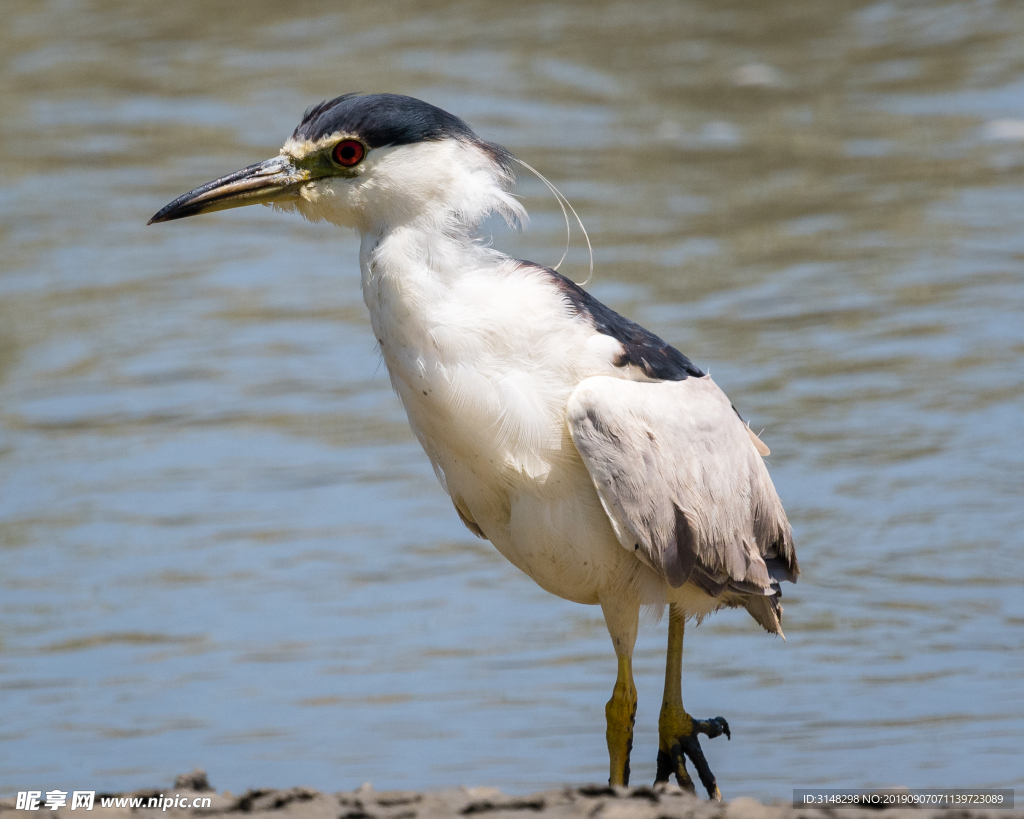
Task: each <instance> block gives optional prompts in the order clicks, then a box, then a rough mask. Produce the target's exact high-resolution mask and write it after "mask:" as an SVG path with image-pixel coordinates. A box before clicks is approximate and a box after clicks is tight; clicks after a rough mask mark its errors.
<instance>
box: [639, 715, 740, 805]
mask: <svg viewBox="0 0 1024 819" xmlns="http://www.w3.org/2000/svg"><path fill="white" fill-rule="evenodd" d="M698 734H704V735H705V736H706V737H708V739H714V738H715V737H718V736H721V735H722V734H725V736H726V738H727V739H732V734H730V732H729V723H728V722H726V721H725V718H724V717H712V718H711V719H694V718H693V717H691V716H690V715H689V714H687V713H686V711H684V710H683V707H682V705H678V706H669V705H664V706H662V709H661V717H660V718H659V719H658V774H657V777H656V778H655V784H657V783H658V782H668V779H669V777H670V776H671V775H673V774H675V777H676V781H677V782H679V784H680V786H681V787H683V788H685V789H686V790H688V791H690V793H696V788H695V787H694V785H693V780H692V779H691V778H690V774H689V773H688V772H687V770H686V757H689V758H690V761H691V762H692V763H693V767H694V768H696V769H697V776H699V777H700V781H701V783H702V784H703V785H704V787H705V788H706V789H707V792H708V796H709V797H710V798H711V799H715V800H720V799H721V798H722V792H721V791H719V790H718V784H717V783H716V782H715V775H714V774H713V773H711V768H709V767H708V761H707V759H705V758H704V752H703V751H702V750H701V748H700V742H698V740H697V735H698Z"/></svg>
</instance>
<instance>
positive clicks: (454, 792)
mask: <svg viewBox="0 0 1024 819" xmlns="http://www.w3.org/2000/svg"><path fill="white" fill-rule="evenodd" d="M111 798H113V799H115V800H118V801H119V802H120V804H116V805H114V806H108V807H104V806H102V805H101V800H103V799H111ZM150 799H152V800H153V804H157V805H160V806H159V807H148V806H140V805H148V804H149V803H150ZM125 800H135V805H136V806H135V807H131V806H130V805H131V802H129V801H125ZM172 800H173V801H172ZM15 802H16V800H14V799H4V800H0V815H5V819H14V817H15V816H20V817H24V816H26V815H31V814H28V813H27V812H26V811H24V810H18V809H17V807H16V804H15ZM193 805H195V807H193ZM179 806H187V807H179ZM41 810H44V811H46V813H45V815H46V816H51V817H59V819H72V817H79V819H81V817H84V816H87V815H88V813H86V812H85V811H83V810H82V809H81V808H78V809H76V810H75V811H72V810H71V809H70V800H69V805H66V806H62V807H58V808H57V809H56V810H53V811H51V810H49V809H48V808H46V807H45V805H44V806H41ZM95 813H100V814H102V816H103V817H105V819H116V817H122V816H123V817H130V816H133V817H134V816H140V815H149V816H157V815H163V816H166V817H168V819H195V818H196V817H208V816H214V815H221V814H261V815H264V816H266V817H267V819H440V818H441V817H459V816H479V817H482V819H526V818H527V817H537V818H538V819H570V818H575V817H597V819H683V818H684V817H685V819H869V817H870V819H880V818H881V817H884V819H903V817H906V818H907V819H911V817H912V819H930V817H933V816H934V817H936V819H938V817H943V819H982V818H983V817H987V819H1024V811H1022V810H1020V809H974V808H971V809H961V808H947V809H932V808H888V809H884V810H873V809H867V808H842V809H835V808H825V809H821V808H807V807H800V808H795V807H793V805H792V804H790V803H786V802H776V803H772V804H764V803H761V802H758V801H756V800H754V799H750V798H748V797H743V796H739V797H737V798H735V799H732V800H731V801H726V802H708V801H707V800H704V799H699V798H697V797H694V796H692V795H690V794H688V793H685V792H684V791H682V790H681V789H680V788H678V787H676V786H674V785H670V786H668V787H659V788H657V789H654V788H650V787H644V786H640V787H633V788H610V787H608V786H604V785H583V786H579V787H572V786H567V787H564V788H558V789H553V790H548V791H541V792H539V793H534V794H529V795H526V796H510V795H507V794H503V793H502V792H501V791H499V790H497V789H496V788H486V787H483V788H465V787H462V788H451V789H448V790H442V791H428V792H420V791H377V790H375V789H374V788H373V787H372V786H371V785H369V784H367V785H363V787H361V788H359V789H358V790H355V791H342V792H339V793H322V792H320V791H316V790H312V789H310V788H302V787H296V788H289V789H275V788H267V789H257V790H250V791H247V792H246V793H244V794H241V795H235V794H232V793H230V792H228V791H223V792H217V791H216V790H214V789H213V788H212V787H210V785H209V783H208V782H207V779H206V775H205V774H204V773H203V772H202V771H193V772H192V773H190V774H184V775H182V776H179V777H178V779H177V781H176V782H175V784H174V787H171V788H165V789H158V790H153V789H147V790H140V791H134V792H131V793H123V794H96V798H95V803H94V807H93V814H94V815H95ZM35 815H36V816H41V815H42V814H38V813H37V814H35Z"/></svg>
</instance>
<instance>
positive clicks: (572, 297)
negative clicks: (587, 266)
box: [537, 265, 704, 381]
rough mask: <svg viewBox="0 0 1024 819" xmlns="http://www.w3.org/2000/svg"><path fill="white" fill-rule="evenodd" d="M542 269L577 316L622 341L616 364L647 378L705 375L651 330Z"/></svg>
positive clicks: (667, 379)
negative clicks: (633, 367)
mask: <svg viewBox="0 0 1024 819" xmlns="http://www.w3.org/2000/svg"><path fill="white" fill-rule="evenodd" d="M537 266H538V267H540V265H537ZM541 269H542V270H543V271H544V272H546V273H547V274H548V275H549V276H551V277H552V278H554V280H555V284H556V285H557V286H558V289H559V290H561V291H562V294H563V295H564V296H565V297H566V299H568V301H569V303H570V304H571V305H572V307H573V309H574V310H575V311H576V312H577V313H578V314H579V315H582V316H586V318H587V319H588V320H589V321H590V322H591V323H592V324H593V325H594V329H595V330H597V332H599V333H602V334H603V335H606V336H611V337H612V338H614V339H615V340H616V341H618V342H620V343H621V344H622V354H621V355H620V356H619V358H618V359H617V360H616V361H615V366H616V367H625V366H626V365H627V364H632V365H633V366H635V367H639V368H640V369H641V370H642V371H643V373H644V374H645V375H646V376H647V377H648V378H657V379H660V380H662V381H684V380H686V379H687V378H689V377H690V376H693V377H695V378H701V377H702V376H703V375H704V371H703V370H701V369H700V367H698V366H697V365H696V364H694V363H693V362H692V361H690V359H688V358H687V357H686V356H685V355H683V354H682V353H681V352H679V350H677V349H676V348H675V347H673V346H672V345H670V344H666V343H665V342H664V341H662V340H661V339H660V338H658V336H656V335H655V334H654V333H652V332H651V331H650V330H647V329H645V328H643V327H641V326H640V325H639V324H637V323H636V322H633V321H630V320H629V319H628V318H625V317H624V316H620V315H619V314H618V313H616V312H615V311H614V310H612V309H611V308H610V307H608V306H607V305H605V304H602V303H601V302H599V301H598V300H597V299H595V298H594V297H593V296H591V295H590V294H589V293H588V292H587V291H586V290H584V289H583V288H582V287H580V286H579V285H578V284H576V283H575V282H573V281H571V280H569V279H567V278H566V277H565V276H563V275H562V274H561V273H557V272H556V271H554V270H552V269H551V268H549V267H541Z"/></svg>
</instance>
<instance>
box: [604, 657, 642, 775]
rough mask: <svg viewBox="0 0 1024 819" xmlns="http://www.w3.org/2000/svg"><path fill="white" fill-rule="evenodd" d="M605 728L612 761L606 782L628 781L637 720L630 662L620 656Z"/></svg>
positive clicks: (630, 660)
mask: <svg viewBox="0 0 1024 819" xmlns="http://www.w3.org/2000/svg"><path fill="white" fill-rule="evenodd" d="M604 715H605V719H606V720H607V722H608V730H607V731H606V733H605V736H606V737H607V739H608V757H609V759H610V760H611V773H610V775H609V777H608V784H609V785H628V784H629V752H630V751H631V750H632V749H633V721H634V720H635V719H636V686H635V685H633V661H632V659H630V657H629V655H627V654H620V655H619V673H618V676H617V677H616V678H615V688H614V690H613V691H612V698H611V699H610V700H608V704H607V705H606V706H605V707H604Z"/></svg>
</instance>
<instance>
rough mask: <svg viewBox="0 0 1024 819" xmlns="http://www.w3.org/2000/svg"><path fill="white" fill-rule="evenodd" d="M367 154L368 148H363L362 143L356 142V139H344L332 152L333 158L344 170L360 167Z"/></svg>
mask: <svg viewBox="0 0 1024 819" xmlns="http://www.w3.org/2000/svg"><path fill="white" fill-rule="evenodd" d="M365 154H366V148H364V147H363V143H362V142H356V141H355V140H354V139H343V140H342V141H341V142H339V143H338V144H337V145H335V146H334V150H333V151H331V158H332V159H334V161H335V162H337V163H338V164H339V165H341V166H342V167H343V168H351V167H352V166H353V165H358V164H359V163H360V162H361V161H362V159H363V156H364V155H365Z"/></svg>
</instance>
